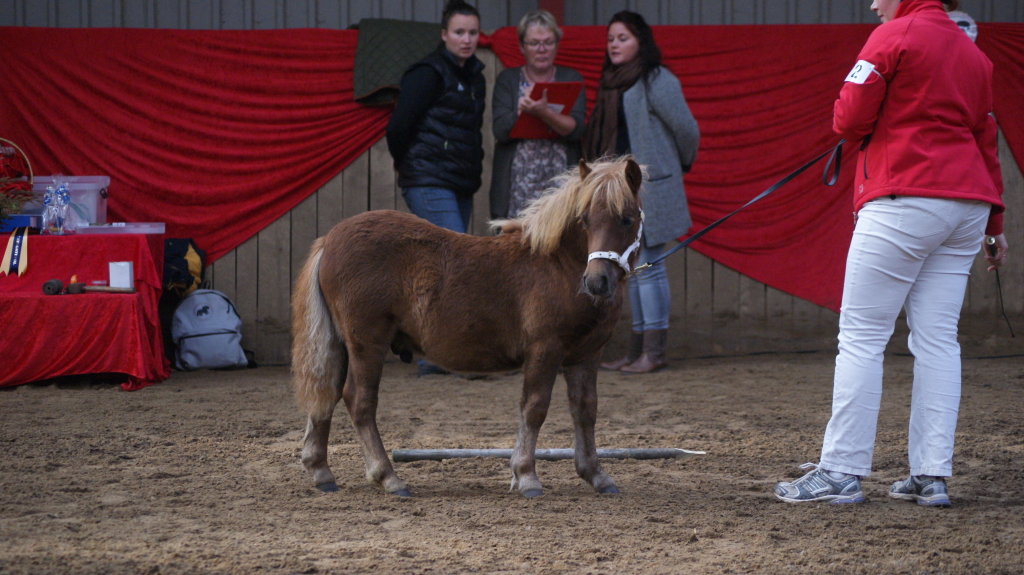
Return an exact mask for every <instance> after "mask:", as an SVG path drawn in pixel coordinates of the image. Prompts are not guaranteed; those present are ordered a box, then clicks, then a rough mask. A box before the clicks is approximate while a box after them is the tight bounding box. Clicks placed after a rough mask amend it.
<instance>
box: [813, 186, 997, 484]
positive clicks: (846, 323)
mask: <svg viewBox="0 0 1024 575" xmlns="http://www.w3.org/2000/svg"><path fill="white" fill-rule="evenodd" d="M990 209H991V206H990V205H989V204H987V203H985V202H976V201H962V200H948V199H941V198H922V197H912V196H898V197H896V198H895V199H891V198H890V197H889V196H885V197H883V198H880V199H876V200H873V201H871V202H868V203H867V204H865V205H864V206H863V207H862V208H861V210H860V213H859V214H858V220H857V225H856V227H855V229H854V232H853V240H852V241H851V243H850V252H849V255H848V256H847V259H846V279H845V281H844V284H843V303H842V310H841V312H840V315H839V355H838V357H836V372H835V383H834V389H833V392H832V418H831V419H830V420H829V422H828V427H827V428H826V429H825V440H824V443H823V445H822V448H821V460H820V464H819V465H820V467H821V468H823V469H826V470H829V471H841V472H843V473H849V474H853V475H859V476H862V477H865V476H868V475H870V474H871V456H872V453H873V451H874V447H875V429H876V427H877V424H878V408H879V404H880V403H881V399H882V354H883V352H884V351H885V346H886V344H887V343H888V341H889V338H890V337H891V336H892V332H893V327H894V325H895V322H896V317H897V316H898V315H899V313H900V308H906V311H907V324H908V326H909V327H910V337H909V339H908V345H909V347H910V351H911V353H913V354H914V387H913V395H912V397H911V402H910V431H909V441H908V455H909V459H910V473H911V475H934V476H938V477H948V476H950V475H951V474H952V471H953V465H952V460H953V433H954V431H956V419H957V411H958V409H959V407H960V345H959V344H958V343H957V339H956V335H957V322H958V321H959V319H960V307H961V306H962V305H963V300H964V292H965V290H966V288H967V278H968V276H969V275H970V269H971V264H972V263H973V261H974V257H975V255H976V254H977V253H978V250H979V249H980V248H981V241H982V238H983V237H984V232H985V224H986V223H987V221H988V215H989V211H990Z"/></svg>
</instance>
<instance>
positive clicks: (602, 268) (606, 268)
mask: <svg viewBox="0 0 1024 575" xmlns="http://www.w3.org/2000/svg"><path fill="white" fill-rule="evenodd" d="M621 271H622V270H621V269H619V266H618V265H616V264H615V263H614V262H612V261H610V260H599V259H595V260H591V262H590V263H588V264H587V269H586V271H585V272H583V289H584V290H586V292H587V295H589V296H591V297H596V298H611V297H614V296H615V288H616V287H617V286H618V283H619V273H620V272H621Z"/></svg>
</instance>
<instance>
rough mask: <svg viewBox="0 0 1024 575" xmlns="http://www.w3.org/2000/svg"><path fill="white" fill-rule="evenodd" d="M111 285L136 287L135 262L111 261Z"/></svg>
mask: <svg viewBox="0 0 1024 575" xmlns="http://www.w3.org/2000/svg"><path fill="white" fill-rule="evenodd" d="M109 266H110V287H116V288H133V289H134V288H135V265H134V263H133V262H110V263H109Z"/></svg>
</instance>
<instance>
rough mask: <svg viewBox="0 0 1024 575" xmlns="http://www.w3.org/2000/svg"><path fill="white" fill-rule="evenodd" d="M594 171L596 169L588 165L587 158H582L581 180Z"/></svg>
mask: <svg viewBox="0 0 1024 575" xmlns="http://www.w3.org/2000/svg"><path fill="white" fill-rule="evenodd" d="M593 171H594V170H591V169H590V166H588V165H587V162H586V160H584V159H583V158H580V180H585V179H587V176H589V175H590V173H591V172H593Z"/></svg>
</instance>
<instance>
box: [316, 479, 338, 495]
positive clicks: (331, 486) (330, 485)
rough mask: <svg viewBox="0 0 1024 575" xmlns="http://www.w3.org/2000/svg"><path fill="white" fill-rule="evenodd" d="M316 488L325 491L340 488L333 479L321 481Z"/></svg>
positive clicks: (333, 490) (328, 491)
mask: <svg viewBox="0 0 1024 575" xmlns="http://www.w3.org/2000/svg"><path fill="white" fill-rule="evenodd" d="M316 488H317V489H319V490H320V491H323V492H324V493H334V492H335V491H337V490H338V484H337V483H335V482H333V481H331V482H330V483H321V484H320V485H317V486H316Z"/></svg>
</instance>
